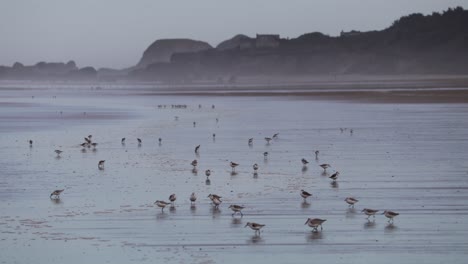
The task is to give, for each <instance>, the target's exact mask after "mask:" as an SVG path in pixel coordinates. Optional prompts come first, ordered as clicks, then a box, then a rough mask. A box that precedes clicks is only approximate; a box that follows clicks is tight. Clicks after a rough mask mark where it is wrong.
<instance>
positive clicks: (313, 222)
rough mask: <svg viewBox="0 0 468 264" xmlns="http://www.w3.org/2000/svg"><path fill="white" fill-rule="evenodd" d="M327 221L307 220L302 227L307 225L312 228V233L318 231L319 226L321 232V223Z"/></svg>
mask: <svg viewBox="0 0 468 264" xmlns="http://www.w3.org/2000/svg"><path fill="white" fill-rule="evenodd" d="M325 221H327V219H320V218H313V219H312V218H307V221H306V222H305V224H304V225H308V226H310V227H312V231H318V230H317V228H318V227H319V226H320V230H323V227H322V224H323V222H325Z"/></svg>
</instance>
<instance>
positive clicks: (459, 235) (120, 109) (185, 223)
mask: <svg viewBox="0 0 468 264" xmlns="http://www.w3.org/2000/svg"><path fill="white" fill-rule="evenodd" d="M32 94H33V95H32ZM32 96H34V98H33V97H32ZM54 96H56V98H55V97H54ZM171 104H187V108H186V109H175V108H171ZM199 104H201V105H202V108H199V107H198V105H199ZM212 104H214V105H215V106H216V108H215V109H212V108H211V105H212ZM158 105H167V107H166V108H158V107H157V106H158ZM467 113H468V104H440V103H439V104H407V103H405V104H389V103H386V104H377V103H355V102H343V101H326V100H314V98H313V97H295V96H284V97H267V96H265V97H262V96H260V97H245V96H243V97H236V96H210V97H203V96H184V95H181V96H173V95H171V96H139V95H129V94H126V93H125V92H120V93H119V92H115V93H114V92H106V91H95V90H80V89H71V90H65V89H57V88H56V89H41V90H38V91H34V90H30V89H28V90H15V89H12V90H5V91H1V93H0V146H1V147H2V148H1V150H0V171H1V174H0V208H1V212H0V234H1V235H0V247H1V248H2V254H1V256H0V262H1V263H33V262H34V263H46V262H51V261H66V262H67V263H83V262H84V261H92V262H93V263H107V262H109V263H129V262H138V263H154V262H155V260H156V262H157V261H158V260H160V261H164V262H166V263H219V262H225V263H234V262H235V263H238V262H239V261H248V262H250V263H252V262H255V263H267V262H268V263H310V261H311V259H316V260H323V262H325V261H326V262H327V263H390V262H392V263H393V262H395V260H397V262H402V263H421V262H424V263H441V262H443V263H447V262H452V263H465V262H466V258H467V253H468V250H467V248H468V238H467V234H468V219H467V214H468V206H467V205H466V202H465V201H466V200H467V198H468V152H467V151H466V150H467V149H468V121H466V120H467V119H466V116H467ZM175 116H178V120H176V119H175ZM216 118H218V119H219V122H216ZM193 122H196V126H195V127H194V126H193ZM340 128H348V129H347V130H345V131H343V132H341V131H340ZM351 128H352V129H353V133H352V134H351V133H350V129H351ZM213 133H215V134H216V138H215V139H213V138H212V134H213ZM274 133H279V137H278V139H275V140H273V141H272V142H271V143H270V144H266V141H265V140H264V139H263V138H264V137H271V136H272V135H273V134H274ZM89 134H92V135H93V140H94V141H95V142H98V143H99V145H98V146H97V148H96V149H93V148H89V149H88V148H85V149H84V150H83V149H82V148H81V147H80V146H79V144H80V143H82V142H83V141H84V140H83V137H84V136H87V135H89ZM122 137H126V144H125V145H122V144H121V143H120V139H121V138H122ZM159 137H161V138H162V144H161V145H159V144H158V138H159ZM136 138H141V139H142V140H143V143H142V145H141V146H138V144H137V141H136ZM248 138H254V143H253V145H252V146H249V145H248V144H247V140H248ZM29 139H32V140H33V141H34V143H33V146H32V147H30V146H29V144H28V143H27V141H28V140H29ZM199 144H200V145H201V147H200V153H199V155H198V156H197V155H196V154H195V153H194V148H195V146H196V145H199ZM55 149H61V150H63V151H64V152H63V153H62V154H61V157H57V156H56V154H55V153H54V150H55ZM317 149H318V150H320V154H319V159H318V160H315V155H314V151H315V150H317ZM265 151H268V152H269V155H268V158H267V159H266V160H265V159H264V157H263V152H265ZM302 158H306V159H307V160H309V162H310V163H309V165H308V167H307V168H303V167H302V164H301V162H300V160H301V159H302ZM193 159H197V160H198V162H199V166H198V172H197V173H194V172H192V166H191V165H190V163H191V161H192V160H193ZM99 160H106V164H105V169H104V170H98V168H97V162H98V161H99ZM230 161H234V162H237V163H239V164H240V165H239V167H238V168H236V173H235V174H233V173H232V172H231V168H230V167H229V162H230ZM254 163H258V164H259V166H260V169H259V172H258V175H257V176H254V175H253V169H252V165H253V164H254ZM321 163H330V164H331V165H332V167H331V168H330V169H328V171H327V173H323V170H322V169H321V168H320V167H319V166H318V164H321ZM206 169H211V171H212V175H211V176H210V181H209V182H207V181H206V177H205V175H204V171H205V170H206ZM335 171H339V172H340V177H339V179H338V181H337V183H336V184H334V185H333V184H332V183H331V181H330V179H328V177H327V176H329V175H330V174H331V173H333V172H335ZM62 188H64V189H65V191H64V193H63V194H62V196H61V199H60V200H51V199H49V194H50V193H51V192H52V191H53V190H55V189H62ZM301 189H305V190H307V191H309V192H311V193H312V194H313V197H310V198H308V200H307V203H304V202H303V200H302V198H301V197H300V196H299V192H300V190H301ZM192 192H195V193H197V196H198V200H197V202H196V204H195V206H191V205H190V202H189V200H188V198H189V196H190V194H191V193H192ZM171 193H175V194H177V197H178V199H177V201H176V203H175V207H174V208H166V209H165V210H164V212H161V210H160V209H159V208H156V207H155V206H154V205H153V202H154V201H155V200H166V201H167V200H168V197H169V195H170V194H171ZM209 193H216V194H218V195H221V196H223V203H222V204H221V206H220V209H219V210H215V209H213V207H212V206H211V205H210V200H209V199H208V198H207V195H208V194H209ZM347 196H354V197H356V198H357V199H359V202H358V203H357V204H356V206H355V209H351V208H349V207H348V205H347V204H346V203H345V202H344V201H343V200H344V198H346V197H347ZM229 204H240V205H244V206H245V207H246V208H245V209H244V210H243V213H244V216H243V217H242V218H240V217H239V216H236V217H232V216H231V213H232V212H231V211H230V210H229V209H228V206H229ZM363 208H374V209H379V210H386V209H388V210H393V211H396V212H399V213H400V215H399V216H398V217H396V218H395V221H394V224H389V223H388V222H387V219H386V218H385V217H384V216H382V215H377V216H376V218H375V221H370V222H369V221H367V220H366V218H365V215H363V214H362V213H361V210H362V209H363ZM308 217H318V218H325V219H327V221H326V222H325V223H324V224H323V230H322V231H321V232H311V230H310V228H309V227H308V226H305V225H304V222H305V221H306V219H307V218H308ZM249 221H250V222H259V223H263V224H266V226H265V228H264V230H263V232H262V233H261V235H260V236H255V235H254V232H253V231H252V230H250V229H249V228H244V226H245V224H246V223H247V222H249Z"/></svg>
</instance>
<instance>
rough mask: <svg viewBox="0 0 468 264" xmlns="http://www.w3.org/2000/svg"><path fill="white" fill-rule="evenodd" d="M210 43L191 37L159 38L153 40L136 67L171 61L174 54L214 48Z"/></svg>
mask: <svg viewBox="0 0 468 264" xmlns="http://www.w3.org/2000/svg"><path fill="white" fill-rule="evenodd" d="M212 48H213V47H211V46H210V44H208V43H206V42H203V41H197V40H191V39H159V40H156V41H155V42H153V44H151V45H150V46H149V47H148V48H147V49H146V50H145V52H144V53H143V57H142V58H141V59H140V62H138V64H137V65H136V68H144V67H146V66H148V65H150V64H153V63H161V62H170V60H171V57H172V55H173V54H176V53H187V52H198V51H202V50H208V49H212Z"/></svg>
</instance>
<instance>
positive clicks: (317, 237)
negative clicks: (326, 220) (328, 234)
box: [306, 232, 323, 242]
mask: <svg viewBox="0 0 468 264" xmlns="http://www.w3.org/2000/svg"><path fill="white" fill-rule="evenodd" d="M306 239H307V241H308V242H313V241H315V240H320V239H323V232H311V233H308V234H307V236H306Z"/></svg>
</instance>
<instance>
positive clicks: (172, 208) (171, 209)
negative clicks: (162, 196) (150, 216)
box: [169, 205, 176, 213]
mask: <svg viewBox="0 0 468 264" xmlns="http://www.w3.org/2000/svg"><path fill="white" fill-rule="evenodd" d="M175 211H176V207H175V206H174V205H171V207H169V212H171V213H175Z"/></svg>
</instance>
